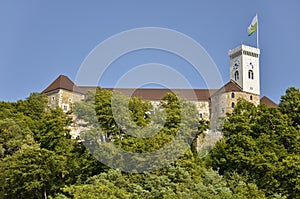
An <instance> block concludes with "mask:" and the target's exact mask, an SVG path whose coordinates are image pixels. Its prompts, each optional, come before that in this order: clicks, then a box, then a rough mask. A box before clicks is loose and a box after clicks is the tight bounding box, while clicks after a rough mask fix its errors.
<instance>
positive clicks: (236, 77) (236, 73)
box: [234, 71, 240, 81]
mask: <svg viewBox="0 0 300 199" xmlns="http://www.w3.org/2000/svg"><path fill="white" fill-rule="evenodd" d="M239 79H240V74H239V71H235V72H234V80H235V81H237V80H239Z"/></svg>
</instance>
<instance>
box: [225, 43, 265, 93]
mask: <svg viewBox="0 0 300 199" xmlns="http://www.w3.org/2000/svg"><path fill="white" fill-rule="evenodd" d="M228 54H229V56H230V79H231V80H233V81H235V82H236V83H237V84H238V85H239V86H240V87H241V88H242V89H243V91H244V92H248V93H253V94H256V95H260V78H259V55H260V50H259V49H258V48H253V47H250V46H246V45H240V46H238V47H237V48H235V49H233V50H230V51H229V53H228Z"/></svg>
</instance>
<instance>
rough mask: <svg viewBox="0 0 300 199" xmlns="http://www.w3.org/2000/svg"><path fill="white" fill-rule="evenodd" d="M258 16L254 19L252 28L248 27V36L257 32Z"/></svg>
mask: <svg viewBox="0 0 300 199" xmlns="http://www.w3.org/2000/svg"><path fill="white" fill-rule="evenodd" d="M257 23H258V20H257V15H256V16H255V17H254V18H253V19H252V22H251V24H250V26H249V27H248V36H251V35H252V34H253V33H254V32H255V31H256V30H257Z"/></svg>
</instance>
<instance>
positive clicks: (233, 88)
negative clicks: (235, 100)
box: [212, 80, 243, 96]
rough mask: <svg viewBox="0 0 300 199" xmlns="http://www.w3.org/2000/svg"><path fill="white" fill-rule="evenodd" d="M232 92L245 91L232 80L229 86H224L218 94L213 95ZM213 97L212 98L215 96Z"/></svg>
mask: <svg viewBox="0 0 300 199" xmlns="http://www.w3.org/2000/svg"><path fill="white" fill-rule="evenodd" d="M232 91H243V89H242V88H241V87H240V86H239V85H238V84H237V83H236V82H234V81H233V80H230V81H229V82H228V83H227V84H225V85H224V86H222V87H221V88H220V89H219V90H218V91H217V92H215V93H214V94H213V95H215V94H217V93H220V92H223V93H225V92H232ZM213 95H212V96H213Z"/></svg>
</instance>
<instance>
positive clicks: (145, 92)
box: [43, 75, 217, 101]
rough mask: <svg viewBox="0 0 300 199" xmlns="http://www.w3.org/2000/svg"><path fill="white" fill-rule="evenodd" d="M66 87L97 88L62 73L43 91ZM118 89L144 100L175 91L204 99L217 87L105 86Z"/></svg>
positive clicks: (75, 90) (76, 90)
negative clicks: (73, 79) (82, 84)
mask: <svg viewBox="0 0 300 199" xmlns="http://www.w3.org/2000/svg"><path fill="white" fill-rule="evenodd" d="M57 89H65V90H68V91H72V92H78V93H81V94H86V93H87V91H91V90H95V89H96V87H94V86H76V85H75V84H74V83H73V82H72V81H71V80H70V79H69V78H68V77H67V76H64V75H60V76H59V77H58V78H57V79H56V80H54V81H53V83H51V84H50V86H48V87H47V88H46V89H45V90H44V91H43V93H47V92H50V91H54V90H57ZM103 89H108V90H116V91H119V92H121V93H123V94H124V95H126V96H128V97H141V98H142V99H144V100H160V99H161V98H162V97H163V96H164V95H165V94H166V93H175V94H178V95H179V96H181V97H183V98H185V99H187V100H195V101H204V100H208V99H209V98H210V96H211V95H213V94H214V93H215V92H216V91H217V90H216V89H164V88H138V89H135V88H103Z"/></svg>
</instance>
